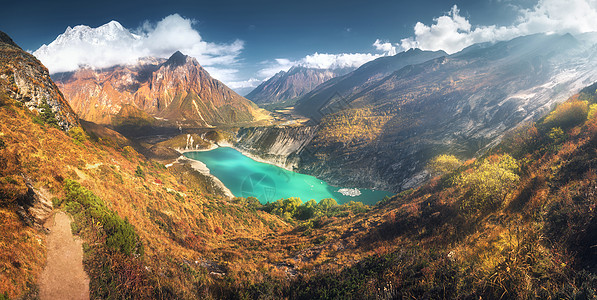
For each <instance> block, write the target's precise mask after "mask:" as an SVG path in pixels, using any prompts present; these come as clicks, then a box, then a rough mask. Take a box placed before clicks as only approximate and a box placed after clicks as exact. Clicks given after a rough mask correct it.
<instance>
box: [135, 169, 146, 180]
mask: <svg viewBox="0 0 597 300" xmlns="http://www.w3.org/2000/svg"><path fill="white" fill-rule="evenodd" d="M135 176H137V177H140V178H143V179H145V172H143V169H141V166H137V169H136V170H135Z"/></svg>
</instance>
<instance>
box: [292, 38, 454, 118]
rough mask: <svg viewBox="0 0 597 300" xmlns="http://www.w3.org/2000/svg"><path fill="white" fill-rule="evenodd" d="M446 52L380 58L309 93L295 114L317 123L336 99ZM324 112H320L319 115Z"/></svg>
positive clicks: (415, 50) (299, 103)
mask: <svg viewBox="0 0 597 300" xmlns="http://www.w3.org/2000/svg"><path fill="white" fill-rule="evenodd" d="M446 55H447V53H445V52H444V51H421V50H419V49H411V50H408V51H406V52H402V53H398V54H396V55H394V56H387V57H380V58H378V59H375V60H373V61H370V62H368V63H366V64H364V65H362V66H361V67H359V68H358V69H356V70H355V71H353V72H350V73H348V74H346V75H344V76H341V77H337V78H335V79H334V80H330V81H328V82H326V83H325V84H322V85H320V86H318V87H317V88H315V89H314V90H313V91H311V92H309V93H308V94H306V95H305V96H303V97H302V98H301V99H299V100H298V102H297V104H296V111H297V112H299V113H301V114H303V115H305V116H309V117H311V118H314V119H316V120H319V119H320V118H321V116H323V115H324V114H326V111H325V108H324V107H325V105H326V104H327V102H329V101H331V99H333V98H342V97H347V96H350V95H352V94H355V93H358V92H359V91H361V90H364V89H366V88H367V87H368V86H372V85H375V83H377V82H378V81H379V80H381V79H383V78H385V77H386V76H388V75H390V74H391V73H392V72H394V71H397V70H399V69H401V68H403V67H405V66H408V65H414V64H418V63H422V62H425V61H428V60H431V59H434V58H438V57H441V56H446ZM319 110H321V111H319Z"/></svg>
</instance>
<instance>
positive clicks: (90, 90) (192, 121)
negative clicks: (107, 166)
mask: <svg viewBox="0 0 597 300" xmlns="http://www.w3.org/2000/svg"><path fill="white" fill-rule="evenodd" d="M53 77H54V79H55V80H56V83H57V85H58V86H59V87H60V89H61V90H62V91H63V92H64V94H65V95H66V98H67V99H68V101H69V102H70V103H71V105H72V106H73V108H74V109H75V111H76V112H77V113H78V114H79V115H80V116H81V118H83V119H85V120H87V121H92V122H95V123H99V124H112V121H113V118H114V116H116V115H118V114H119V113H120V110H121V109H123V107H125V106H127V105H132V106H134V107H136V108H138V109H140V110H142V111H144V112H146V113H148V114H149V115H151V116H153V117H155V118H158V120H160V122H157V123H162V124H165V125H169V126H175V127H179V126H180V127H210V126H214V125H220V124H227V125H230V124H239V123H249V122H253V121H258V120H262V119H267V118H268V116H267V113H266V112H264V111H263V110H261V109H259V108H257V106H256V105H255V104H253V103H252V102H251V101H248V100H247V99H245V98H243V97H241V96H239V95H238V94H236V93H235V92H234V91H232V90H231V89H229V88H228V87H226V85H224V84H223V83H221V82H220V81H218V80H216V79H214V78H212V77H211V76H210V75H209V73H208V72H207V71H205V69H203V67H201V65H200V64H199V63H198V62H197V60H196V59H194V58H191V57H188V56H186V55H184V54H182V53H180V52H176V53H174V54H173V55H172V56H171V57H170V58H169V59H168V60H162V59H157V58H146V59H143V60H140V61H139V62H138V64H136V65H127V66H115V67H111V68H108V69H102V70H93V69H89V68H83V69H79V70H77V71H75V72H70V73H59V74H55V75H53Z"/></svg>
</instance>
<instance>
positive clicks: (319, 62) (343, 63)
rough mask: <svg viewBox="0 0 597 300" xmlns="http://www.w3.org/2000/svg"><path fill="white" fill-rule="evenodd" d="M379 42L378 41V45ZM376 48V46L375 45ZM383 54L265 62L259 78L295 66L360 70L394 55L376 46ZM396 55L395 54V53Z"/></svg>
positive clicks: (338, 55)
mask: <svg viewBox="0 0 597 300" xmlns="http://www.w3.org/2000/svg"><path fill="white" fill-rule="evenodd" d="M377 42H378V41H376V43H377ZM374 46H375V44H374ZM375 47H376V48H377V49H378V50H380V51H382V52H384V53H383V54H372V53H340V54H329V53H317V52H315V53H314V54H311V55H307V56H305V57H303V58H301V59H299V60H296V61H293V60H289V59H286V58H277V59H275V60H273V61H266V62H263V64H264V65H265V67H264V68H262V69H261V70H259V71H258V72H257V77H258V78H261V80H262V81H264V80H267V79H269V78H270V77H272V76H274V75H275V74H276V73H278V72H280V71H288V70H289V69H290V68H292V67H293V66H302V67H306V68H314V69H342V68H358V67H360V66H361V65H363V64H364V63H366V62H368V61H371V60H374V59H376V58H378V57H382V56H385V55H393V54H392V52H391V51H385V50H383V49H380V48H379V47H377V46H375ZM394 54H395V53H394Z"/></svg>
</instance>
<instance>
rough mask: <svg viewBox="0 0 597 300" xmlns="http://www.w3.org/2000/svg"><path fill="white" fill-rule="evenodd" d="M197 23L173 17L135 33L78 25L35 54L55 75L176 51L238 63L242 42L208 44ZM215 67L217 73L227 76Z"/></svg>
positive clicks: (206, 60) (206, 61) (208, 62)
mask: <svg viewBox="0 0 597 300" xmlns="http://www.w3.org/2000/svg"><path fill="white" fill-rule="evenodd" d="M194 22H195V21H193V20H191V19H186V18H183V17H181V16H180V15H178V14H173V15H169V16H167V17H165V18H163V19H162V20H161V21H159V22H157V23H156V24H152V23H149V22H145V23H144V24H143V26H141V27H140V28H138V29H137V30H136V31H134V32H131V31H130V30H129V29H127V28H124V27H123V26H122V25H121V24H120V23H118V22H117V21H111V22H109V23H107V24H105V25H102V26H100V27H97V28H91V27H89V26H86V25H78V26H75V27H74V28H71V27H68V28H67V29H66V31H65V32H64V33H63V34H61V35H59V36H58V37H57V38H56V40H54V41H53V42H51V43H50V44H49V45H43V46H41V47H40V48H39V49H37V50H36V51H34V52H33V54H34V55H35V56H36V57H37V58H39V59H40V60H41V61H42V62H43V63H44V65H46V66H47V67H48V69H49V70H50V72H51V73H57V72H66V71H73V70H76V69H77V68H79V67H80V66H82V65H86V66H92V67H95V68H104V67H110V66H113V65H117V64H128V63H134V62H136V61H137V59H138V58H141V57H147V56H154V57H169V56H170V55H172V53H174V52H175V51H181V52H183V53H185V54H187V55H190V56H193V57H195V58H197V59H198V60H199V61H200V62H201V64H203V65H205V66H217V65H223V64H226V65H229V64H232V63H235V62H236V60H237V57H238V55H239V54H240V52H241V51H242V49H243V42H242V41H240V40H236V41H234V42H232V43H229V44H219V43H213V42H207V41H204V40H203V39H202V37H201V35H200V34H199V32H197V31H196V30H195V29H193V27H192V25H193V23H194ZM212 68H213V69H214V73H217V72H218V71H220V72H221V73H226V72H225V71H222V70H221V69H217V67H215V68H214V67H212ZM228 73H230V71H228Z"/></svg>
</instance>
